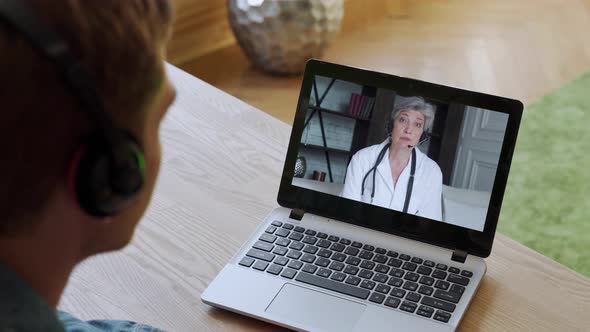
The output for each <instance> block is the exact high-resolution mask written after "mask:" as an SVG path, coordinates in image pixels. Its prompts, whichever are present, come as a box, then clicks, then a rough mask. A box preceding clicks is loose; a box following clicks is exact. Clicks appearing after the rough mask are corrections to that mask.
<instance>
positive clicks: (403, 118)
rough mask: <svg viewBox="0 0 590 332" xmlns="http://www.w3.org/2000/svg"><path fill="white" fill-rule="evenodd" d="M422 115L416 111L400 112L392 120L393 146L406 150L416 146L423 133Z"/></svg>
mask: <svg viewBox="0 0 590 332" xmlns="http://www.w3.org/2000/svg"><path fill="white" fill-rule="evenodd" d="M424 120H425V119H424V114H422V113H420V112H418V111H411V110H408V111H405V110H404V111H401V112H399V113H398V114H397V117H396V118H395V119H394V120H393V130H392V131H391V140H392V144H393V145H394V146H401V147H403V148H408V145H412V146H414V145H417V144H418V143H419V140H420V136H421V135H422V133H423V132H424Z"/></svg>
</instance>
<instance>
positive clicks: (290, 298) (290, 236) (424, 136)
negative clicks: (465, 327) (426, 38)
mask: <svg viewBox="0 0 590 332" xmlns="http://www.w3.org/2000/svg"><path fill="white" fill-rule="evenodd" d="M522 110H523V105H522V103H521V102H519V101H517V100H512V99H507V98H503V97H498V96H492V95H487V94H482V93H477V92H472V91H467V90H462V89H458V88H453V87H448V86H442V85H438V84H433V83H428V82H424V81H419V80H415V79H410V78H405V77H399V76H394V75H390V74H385V73H380V72H375V71H370V70H365V69H360V68H353V67H350V66H344V65H340V64H334V63H328V62H323V61H319V60H310V61H309V62H308V63H307V65H306V68H305V73H304V76H303V81H302V85H301V92H300V96H299V101H298V104H297V112H296V115H295V119H294V123H293V129H292V132H291V138H290V142H289V147H288V151H287V152H286V160H285V164H284V169H283V174H282V178H281V183H280V188H279V192H278V198H277V201H278V204H279V206H278V207H276V208H275V209H274V210H273V211H271V212H270V213H269V214H268V216H267V217H266V218H265V219H264V220H263V221H262V222H261V223H260V226H259V227H258V228H257V229H256V231H255V232H254V233H253V234H252V236H251V237H250V238H249V239H248V240H247V241H246V242H245V243H244V245H243V246H242V247H241V248H240V249H239V251H238V252H237V253H236V254H235V256H234V257H233V258H232V259H231V260H230V261H229V262H228V263H227V265H225V267H224V268H223V270H221V272H219V274H218V275H217V276H216V277H215V279H214V280H213V281H212V282H211V283H210V284H209V285H208V287H207V289H206V290H205V291H204V292H203V294H202V295H201V299H202V301H203V302H205V303H207V304H209V305H211V306H215V307H219V308H223V309H227V310H231V311H233V312H237V313H240V314H243V315H247V316H250V317H253V318H256V319H260V320H263V321H266V322H269V323H272V324H276V325H279V326H282V327H286V328H289V329H293V330H300V331H338V332H344V331H453V330H455V329H456V328H457V327H458V326H459V324H460V322H461V319H462V318H463V316H464V315H465V312H466V311H467V308H468V307H469V303H470V302H471V300H472V299H473V297H474V296H476V292H477V288H478V286H479V284H480V282H481V280H482V278H483V276H484V274H485V272H486V263H485V258H486V257H487V256H489V254H490V252H491V249H492V243H493V240H494V234H495V230H496V224H497V222H498V217H499V214H500V207H501V205H502V198H503V196H504V191H505V188H506V182H507V178H508V171H509V168H510V162H511V159H512V154H513V151H514V147H515V143H516V137H517V133H518V127H519V124H520V120H521V116H522ZM410 182H411V185H410Z"/></svg>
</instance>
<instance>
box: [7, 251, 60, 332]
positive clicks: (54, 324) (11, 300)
mask: <svg viewBox="0 0 590 332" xmlns="http://www.w3.org/2000/svg"><path fill="white" fill-rule="evenodd" d="M0 294H2V296H0V331H5V330H8V331H23V332H25V331H26V332H28V331H47V332H64V331H65V330H64V328H63V326H62V325H61V323H60V322H59V320H58V319H57V317H56V316H55V312H54V311H53V310H52V309H51V308H50V307H49V305H47V304H46V303H45V302H44V301H43V300H42V299H41V297H40V296H39V295H38V294H37V293H36V292H35V291H34V290H33V289H32V288H30V287H29V286H28V285H27V284H26V283H25V282H24V281H23V280H22V279H21V278H20V277H19V276H18V274H16V272H14V271H13V270H12V269H10V268H9V267H7V266H5V265H3V264H2V263H0Z"/></svg>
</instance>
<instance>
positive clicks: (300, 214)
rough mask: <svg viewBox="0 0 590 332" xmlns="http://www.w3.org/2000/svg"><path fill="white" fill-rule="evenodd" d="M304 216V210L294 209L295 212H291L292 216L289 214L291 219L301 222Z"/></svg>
mask: <svg viewBox="0 0 590 332" xmlns="http://www.w3.org/2000/svg"><path fill="white" fill-rule="evenodd" d="M304 214H305V211H304V210H301V209H293V210H291V214H289V218H291V219H295V220H301V219H303V215H304Z"/></svg>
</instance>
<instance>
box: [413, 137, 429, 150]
mask: <svg viewBox="0 0 590 332" xmlns="http://www.w3.org/2000/svg"><path fill="white" fill-rule="evenodd" d="M429 139H430V137H428V136H427V137H426V138H425V139H423V140H421V141H420V142H418V144H416V145H408V148H409V149H411V148H415V147H417V146H418V145H420V144H422V143H424V142H426V141H428V140H429Z"/></svg>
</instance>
